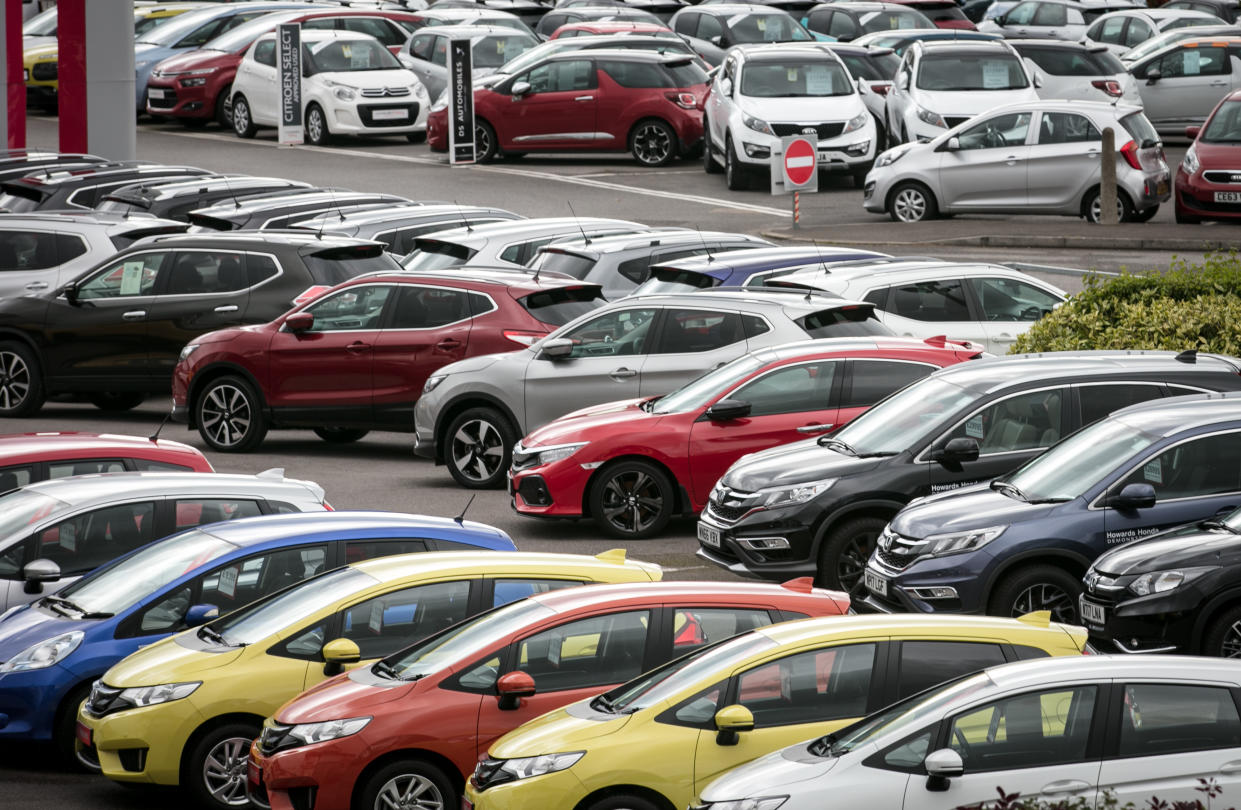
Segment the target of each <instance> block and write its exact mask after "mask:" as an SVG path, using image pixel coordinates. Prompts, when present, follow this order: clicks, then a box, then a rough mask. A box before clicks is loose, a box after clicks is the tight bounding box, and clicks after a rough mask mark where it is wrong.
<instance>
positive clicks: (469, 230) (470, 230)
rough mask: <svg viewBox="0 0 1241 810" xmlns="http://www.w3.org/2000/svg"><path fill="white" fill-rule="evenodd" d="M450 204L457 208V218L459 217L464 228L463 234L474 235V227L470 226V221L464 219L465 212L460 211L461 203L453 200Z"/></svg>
mask: <svg viewBox="0 0 1241 810" xmlns="http://www.w3.org/2000/svg"><path fill="white" fill-rule="evenodd" d="M452 204H453V205H454V206H456V208H457V216H459V217H461V224H462V225H464V226H465V232H466V233H474V226H473V225H471V224H470V220H468V219H467V218H466V216H465V212H464V211H462V210H461V203H459V202H457V201H456V200H453V201H452Z"/></svg>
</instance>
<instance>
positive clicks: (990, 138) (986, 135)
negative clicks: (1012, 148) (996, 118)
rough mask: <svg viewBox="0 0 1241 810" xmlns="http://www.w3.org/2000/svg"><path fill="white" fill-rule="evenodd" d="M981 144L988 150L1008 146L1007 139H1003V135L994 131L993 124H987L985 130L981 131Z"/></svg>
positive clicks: (996, 130)
mask: <svg viewBox="0 0 1241 810" xmlns="http://www.w3.org/2000/svg"><path fill="white" fill-rule="evenodd" d="M982 142H983V144H984V145H986V147H987V148H988V149H995V148H999V147H1001V146H1008V139H1007V138H1005V137H1004V133H1003V132H1000V131H999V130H998V129H996V127H995V126H994V125H993V124H987V128H986V130H984V131H983V136H982Z"/></svg>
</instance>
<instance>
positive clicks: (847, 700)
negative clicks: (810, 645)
mask: <svg viewBox="0 0 1241 810" xmlns="http://www.w3.org/2000/svg"><path fill="white" fill-rule="evenodd" d="M875 649H876V645H874V644H848V645H843V646H840V647H830V648H828V649H822V650H810V651H808V652H802V653H796V654H794V655H788V656H785V657H784V658H781V659H779V660H777V661H772V662H770V663H767V664H762V665H760V666H757V667H755V668H754V669H751V670H749V671H748V672H743V673H741V674H740V675H738V676H737V678H736V690H737V692H736V695H737V696H736V700H735V702H736V703H738V704H740V705H742V706H745V707H746V708H747V709H749V710H750V712H751V713H752V714H753V715H754V727H755V728H766V727H770V726H787V725H795V724H801V723H814V722H819V721H824V720H841V719H844V718H849V717H861V716H863V715H864V714H866V709H867V704H868V703H869V699H870V688H871V673H872V671H873V669H874V666H875Z"/></svg>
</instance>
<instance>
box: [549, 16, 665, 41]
mask: <svg viewBox="0 0 1241 810" xmlns="http://www.w3.org/2000/svg"><path fill="white" fill-rule="evenodd" d="M610 34H633V35H634V36H648V37H669V38H672V39H680V37H678V36H677V35H676V34H674V33H672V29H671V28H669V27H668V26H666V25H656V24H655V23H649V22H636V21H633V20H594V21H587V22H574V23H565V24H564V25H562V26H560V27H559V28H557V29H556V30H555V31H553V32H552V35H551V36H550V37H548V39H561V38H562V37H600V36H608V35H610Z"/></svg>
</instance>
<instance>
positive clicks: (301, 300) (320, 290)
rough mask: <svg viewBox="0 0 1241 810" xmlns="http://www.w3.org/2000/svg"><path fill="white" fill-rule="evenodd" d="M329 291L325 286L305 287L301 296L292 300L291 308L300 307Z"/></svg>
mask: <svg viewBox="0 0 1241 810" xmlns="http://www.w3.org/2000/svg"><path fill="white" fill-rule="evenodd" d="M330 289H332V288H331V287H329V286H328V285H326V284H316V285H314V286H313V287H307V288H306V289H305V290H304V291H303V292H302V294H301V295H299V296H298V297H296V298H294V299H293V306H295V307H300V306H301V305H302V304H305V303H306V302H308V301H313V300H315V299H316V298H318V297H319V296H321V295H323V294H324V293H325V292H327V291H328V290H330Z"/></svg>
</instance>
